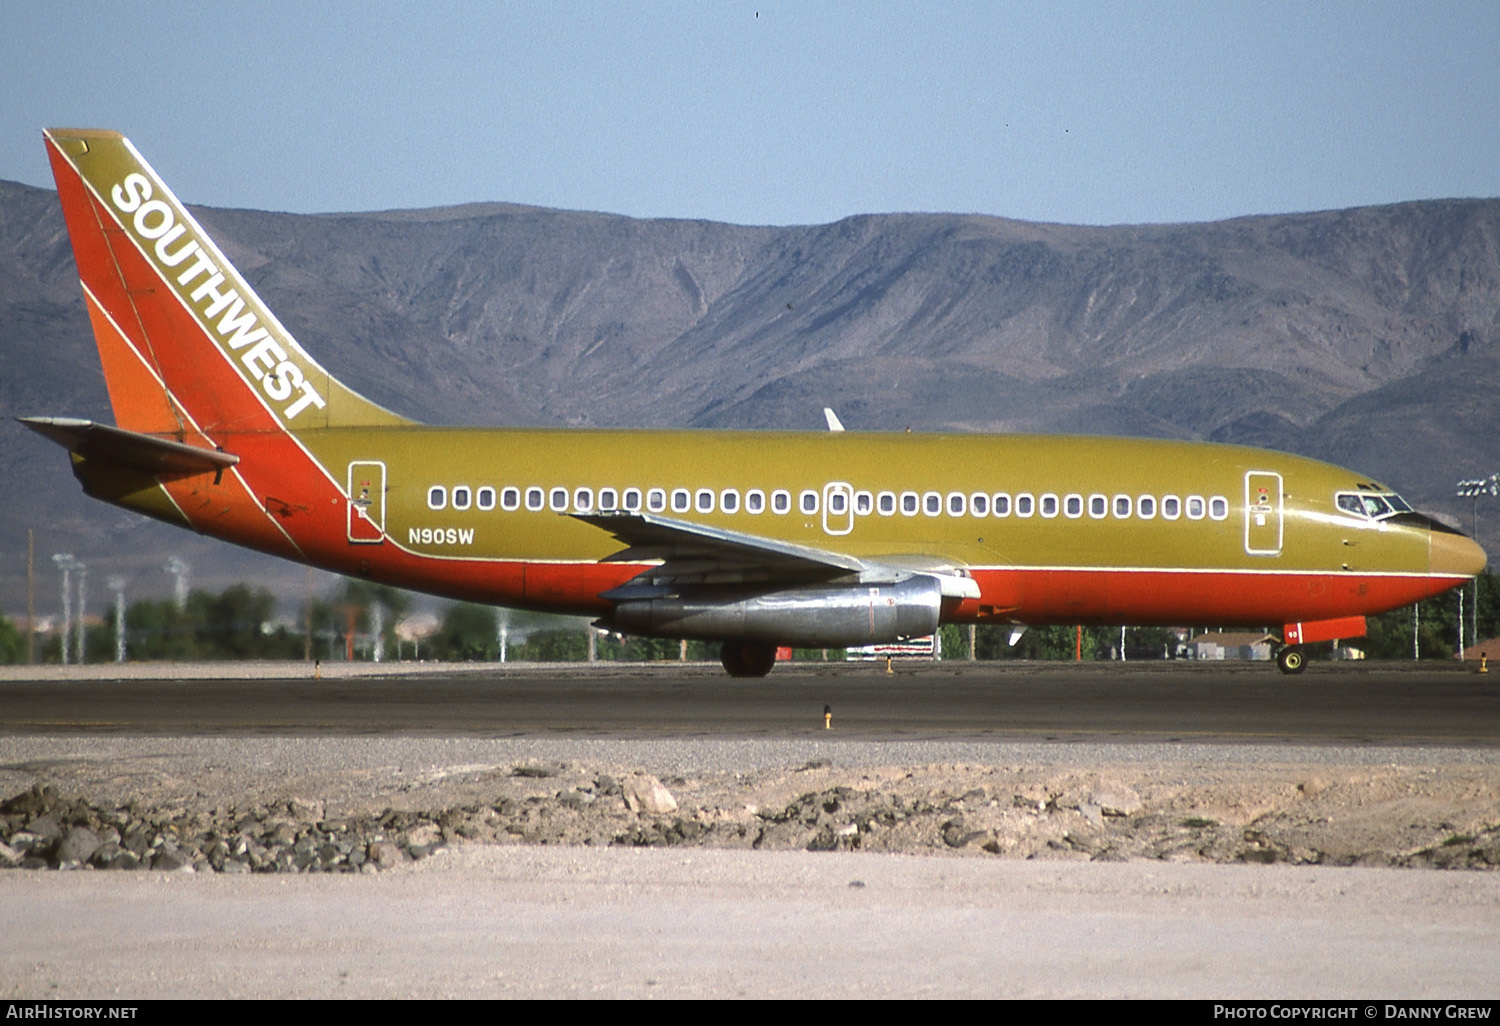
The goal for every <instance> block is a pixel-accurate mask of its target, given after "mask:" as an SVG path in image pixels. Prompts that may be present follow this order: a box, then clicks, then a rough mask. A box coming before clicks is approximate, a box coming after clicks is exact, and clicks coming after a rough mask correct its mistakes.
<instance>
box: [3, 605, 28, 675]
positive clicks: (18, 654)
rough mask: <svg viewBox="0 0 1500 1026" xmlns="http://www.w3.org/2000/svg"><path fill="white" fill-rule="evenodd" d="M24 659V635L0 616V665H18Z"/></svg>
mask: <svg viewBox="0 0 1500 1026" xmlns="http://www.w3.org/2000/svg"><path fill="white" fill-rule="evenodd" d="M25 658H26V635H25V633H24V632H23V631H20V630H17V629H16V625H15V624H13V623H11V622H10V621H9V620H7V619H6V618H5V617H3V616H0V663H6V664H10V663H19V662H22V661H24V660H25Z"/></svg>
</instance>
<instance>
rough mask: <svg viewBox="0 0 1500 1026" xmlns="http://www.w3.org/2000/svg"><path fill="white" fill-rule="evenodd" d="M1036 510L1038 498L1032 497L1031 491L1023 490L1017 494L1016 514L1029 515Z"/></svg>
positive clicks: (1020, 515)
mask: <svg viewBox="0 0 1500 1026" xmlns="http://www.w3.org/2000/svg"><path fill="white" fill-rule="evenodd" d="M1035 512H1036V500H1035V499H1033V498H1032V497H1031V493H1030V492H1022V493H1021V494H1020V495H1017V496H1016V516H1018V517H1029V516H1031V514H1033V513H1035Z"/></svg>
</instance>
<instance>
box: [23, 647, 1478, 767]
mask: <svg viewBox="0 0 1500 1026" xmlns="http://www.w3.org/2000/svg"><path fill="white" fill-rule="evenodd" d="M96 672H105V673H107V672H108V671H107V670H106V669H104V668H100V669H99V670H98V671H96ZM168 672H170V671H168ZM825 706H826V707H828V708H830V709H831V710H832V716H833V719H832V726H833V730H834V731H835V732H836V736H839V737H841V738H849V739H861V740H877V741H878V740H901V741H911V740H965V739H975V740H991V741H1004V740H1018V741H1053V740H1055V741H1074V740H1076V741H1111V742H1125V743H1131V742H1162V741H1167V742H1170V741H1200V742H1201V741H1215V740H1222V741H1233V742H1236V743H1246V742H1249V743H1261V742H1263V743H1277V744H1330V745H1413V746H1416V745H1452V746H1463V747H1497V746H1500V672H1497V673H1494V674H1488V675H1480V674H1478V673H1476V672H1474V669H1473V668H1472V667H1461V666H1457V665H1454V666H1439V667H1435V668H1428V667H1416V666H1413V665H1411V664H1389V665H1382V664H1369V665H1358V664H1337V665H1335V664H1323V665H1317V664H1315V665H1313V666H1312V667H1311V668H1309V670H1308V671H1307V672H1306V673H1305V674H1303V675H1301V676H1299V677H1285V676H1282V675H1281V674H1279V673H1277V672H1276V671H1275V670H1274V669H1272V668H1270V667H1268V666H1265V665H1258V666H1255V665H1251V666H1247V665H1223V664H1221V665H1218V666H1214V665H1204V664H1136V665H1134V666H1131V665H1129V664H1126V665H1121V664H1085V665H1082V666H1077V665H1071V664H1017V663H998V664H997V663H988V664H987V663H978V664H970V663H946V664H916V665H913V664H907V665H903V666H900V667H898V670H897V672H896V673H895V674H894V675H887V674H886V673H885V672H884V669H883V667H879V666H872V665H870V664H831V665H826V666H825V665H819V664H807V663H802V664H797V665H793V666H780V667H778V668H777V669H776V671H775V672H774V673H772V674H771V676H769V677H767V678H765V679H763V680H752V681H744V680H732V679H730V678H728V677H726V676H725V675H724V674H723V673H722V672H720V671H719V670H718V669H717V668H709V667H703V666H689V667H679V666H673V665H670V664H668V665H656V666H647V667H642V666H628V667H626V666H613V665H606V664H600V665H596V666H587V665H575V666H567V667H560V666H555V665H554V666H549V667H519V666H515V665H511V666H506V667H489V668H486V669H484V670H459V669H456V670H454V671H453V672H451V673H449V672H439V673H434V672H431V667H428V668H427V672H424V673H423V674H421V675H408V676H402V675H394V676H385V677H361V678H354V679H322V680H313V679H310V678H300V679H287V678H282V679H234V680H226V679H191V680H174V679H155V680H141V679H130V680H108V679H87V680H82V679H80V680H63V681H58V680H51V681H35V680H8V681H4V682H0V733H5V734H9V735H23V734H30V735H36V734H69V735H77V734H108V733H121V734H148V735H150V734H157V735H189V736H192V735H209V736H212V735H248V736H309V735H312V736H316V735H330V736H331V735H350V734H354V735H377V736H462V737H552V738H567V737H577V738H672V737H682V738H796V737H808V736H814V735H821V734H823V731H824V716H823V713H824V708H825Z"/></svg>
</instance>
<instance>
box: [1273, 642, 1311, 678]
mask: <svg viewBox="0 0 1500 1026" xmlns="http://www.w3.org/2000/svg"><path fill="white" fill-rule="evenodd" d="M1276 666H1277V668H1278V669H1279V670H1281V672H1282V673H1287V674H1294V673H1301V672H1302V671H1303V670H1305V669H1307V658H1306V657H1305V656H1304V655H1303V654H1302V650H1301V649H1300V648H1298V647H1297V646H1296V645H1287V646H1286V647H1285V648H1283V649H1282V650H1281V651H1279V652H1277V653H1276Z"/></svg>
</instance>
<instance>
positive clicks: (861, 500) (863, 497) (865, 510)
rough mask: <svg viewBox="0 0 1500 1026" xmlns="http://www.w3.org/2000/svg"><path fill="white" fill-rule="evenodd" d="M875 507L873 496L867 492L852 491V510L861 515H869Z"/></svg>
mask: <svg viewBox="0 0 1500 1026" xmlns="http://www.w3.org/2000/svg"><path fill="white" fill-rule="evenodd" d="M874 509H875V496H873V495H871V494H870V493H869V492H855V493H854V512H856V513H858V514H859V515H860V516H862V517H867V516H869V515H870V514H871V513H872V512H874Z"/></svg>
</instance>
